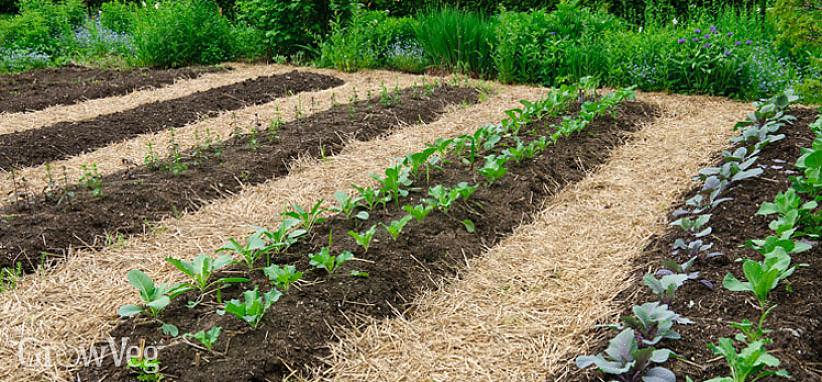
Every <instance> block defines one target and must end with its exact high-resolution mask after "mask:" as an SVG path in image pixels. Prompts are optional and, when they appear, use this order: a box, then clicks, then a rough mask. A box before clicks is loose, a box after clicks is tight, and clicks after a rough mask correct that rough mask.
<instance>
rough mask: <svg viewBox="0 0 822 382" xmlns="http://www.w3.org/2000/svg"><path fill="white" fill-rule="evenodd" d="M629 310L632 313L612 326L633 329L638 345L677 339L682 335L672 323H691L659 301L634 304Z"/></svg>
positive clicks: (643, 345) (644, 345) (620, 328)
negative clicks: (619, 323) (620, 322)
mask: <svg viewBox="0 0 822 382" xmlns="http://www.w3.org/2000/svg"><path fill="white" fill-rule="evenodd" d="M631 311H632V312H633V313H634V314H633V315H631V316H625V317H622V324H621V325H614V326H613V327H614V328H616V329H619V330H622V329H624V328H630V329H633V330H634V332H635V333H636V338H637V340H638V341H639V347H646V346H655V345H656V344H658V343H659V342H661V341H662V340H678V339H680V338H682V337H681V336H680V335H679V333H677V332H676V331H675V330H674V329H673V326H674V324H679V325H687V324H692V323H693V321H691V320H689V319H687V318H685V317H682V316H680V315H679V314H677V313H675V312H674V311H672V310H670V309H668V305H665V304H661V303H659V302H648V303H645V304H642V305H634V306H633V307H632V308H631Z"/></svg>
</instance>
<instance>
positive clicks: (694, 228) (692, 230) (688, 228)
mask: <svg viewBox="0 0 822 382" xmlns="http://www.w3.org/2000/svg"><path fill="white" fill-rule="evenodd" d="M710 219H711V215H710V214H703V215H699V216H697V217H696V218H693V219H692V218H689V217H683V218H679V219H677V220H675V221H674V222H672V223H671V225H672V226H676V227H679V228H681V229H682V230H683V231H685V232H686V233H689V234H691V235H693V236H694V237H696V238H700V237H704V236H708V235H710V234H711V232H713V228H711V227H706V225H707V224H708V221H709V220H710ZM703 227H704V228H703Z"/></svg>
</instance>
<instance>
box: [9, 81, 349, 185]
mask: <svg viewBox="0 0 822 382" xmlns="http://www.w3.org/2000/svg"><path fill="white" fill-rule="evenodd" d="M342 84H343V81H341V80H339V79H337V78H334V77H330V76H327V75H322V74H315V73H310V72H301V71H292V72H290V73H286V74H281V75H274V76H267V77H260V78H255V79H249V80H246V81H242V82H239V83H236V84H232V85H226V86H221V87H217V88H212V89H209V90H207V91H203V92H198V93H195V94H191V95H188V96H185V97H181V98H177V99H173V100H168V101H162V102H154V103H150V104H146V105H141V106H138V107H136V108H134V109H131V110H127V111H123V112H119V113H114V114H108V115H102V116H99V117H97V118H94V119H90V120H85V121H79V122H62V123H57V124H54V125H51V126H47V127H43V128H40V129H34V130H27V131H21V132H17V133H11V134H5V135H0V148H2V151H0V169H6V170H9V169H13V168H15V167H25V166H35V165H41V164H44V163H48V162H50V161H54V160H58V159H65V158H68V157H71V156H73V155H77V154H80V153H83V152H85V151H87V150H90V149H95V148H99V147H103V146H105V145H107V144H111V143H114V142H119V141H122V140H126V139H129V138H133V137H135V136H137V135H140V134H146V133H151V132H156V131H161V130H166V129H171V128H175V127H182V126H185V125H186V124H189V123H192V122H194V121H197V120H198V119H200V118H204V117H210V116H215V115H217V114H219V113H221V112H226V111H231V110H237V109H240V108H242V107H245V106H249V105H256V104H263V103H268V102H271V101H273V100H274V99H276V98H280V97H283V96H285V95H287V94H289V93H299V92H304V91H310V90H320V89H328V88H332V87H336V86H340V85H342Z"/></svg>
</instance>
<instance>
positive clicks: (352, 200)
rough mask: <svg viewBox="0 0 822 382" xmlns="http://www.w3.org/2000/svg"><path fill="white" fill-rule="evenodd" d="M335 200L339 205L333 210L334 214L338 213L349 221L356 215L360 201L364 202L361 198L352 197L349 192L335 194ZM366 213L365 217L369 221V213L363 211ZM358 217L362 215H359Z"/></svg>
mask: <svg viewBox="0 0 822 382" xmlns="http://www.w3.org/2000/svg"><path fill="white" fill-rule="evenodd" d="M334 199H335V200H336V201H337V205H336V206H334V207H332V208H331V211H332V212H337V213H340V214H342V215H343V216H345V217H346V218H347V219H351V217H352V216H353V215H354V211H356V210H357V206H358V205H359V203H360V201H361V200H362V197H361V196H351V195H348V193H347V192H343V191H337V192H335V193H334ZM362 212H364V213H365V215H364V217H365V219H362V220H366V219H368V217H367V215H368V212H365V211H362ZM357 215H358V217H359V215H360V214H357Z"/></svg>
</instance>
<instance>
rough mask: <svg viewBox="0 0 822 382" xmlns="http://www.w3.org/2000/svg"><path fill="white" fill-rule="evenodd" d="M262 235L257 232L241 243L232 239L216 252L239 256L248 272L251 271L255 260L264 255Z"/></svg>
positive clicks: (264, 247)
mask: <svg viewBox="0 0 822 382" xmlns="http://www.w3.org/2000/svg"><path fill="white" fill-rule="evenodd" d="M263 235H264V233H263V232H262V231H259V230H258V231H257V232H254V233H253V234H251V235H249V236H248V239H246V240H245V242H242V243H241V242H240V241H238V240H237V239H235V238H233V237H232V238H230V239H228V243H226V244H225V245H223V246H222V247H220V249H218V250H217V252H230V253H234V254H237V255H240V257H241V258H242V259H243V262H244V263H245V266H246V267H247V268H248V270H249V271H253V270H254V265H255V264H256V263H257V260H259V259H260V256H262V255H263V254H264V253H265V249H266V243H265V240H263Z"/></svg>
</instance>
